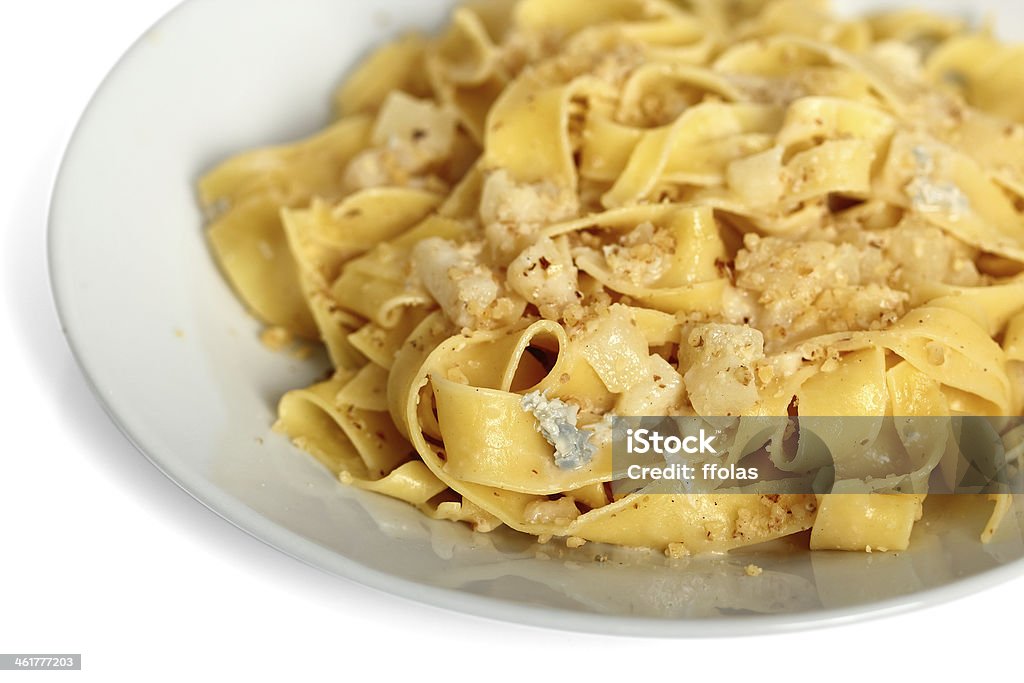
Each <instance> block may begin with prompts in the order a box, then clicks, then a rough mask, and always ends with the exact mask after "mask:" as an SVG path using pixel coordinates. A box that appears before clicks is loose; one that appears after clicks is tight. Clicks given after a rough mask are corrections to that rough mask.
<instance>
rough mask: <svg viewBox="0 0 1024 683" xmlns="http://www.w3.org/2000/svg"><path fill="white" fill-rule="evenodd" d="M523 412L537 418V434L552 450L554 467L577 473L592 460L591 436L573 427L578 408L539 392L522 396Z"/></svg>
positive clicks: (593, 449)
mask: <svg viewBox="0 0 1024 683" xmlns="http://www.w3.org/2000/svg"><path fill="white" fill-rule="evenodd" d="M522 406H523V410H525V411H526V412H528V413H532V414H533V416H534V417H535V418H536V419H537V431H538V432H540V434H541V436H543V437H544V438H545V439H546V440H547V442H548V443H550V444H551V445H552V446H554V447H555V465H557V466H558V467H559V469H563V470H578V469H579V468H581V467H583V466H584V465H586V464H587V463H589V462H590V460H591V458H593V457H594V453H595V452H597V446H595V445H594V444H593V443H591V442H590V434H588V433H587V432H585V431H583V430H581V429H580V428H579V427H577V426H576V419H577V417H578V416H579V411H580V409H579V406H574V405H571V404H569V403H566V402H565V401H563V400H561V399H557V398H550V399H549V398H548V397H547V396H545V395H544V394H542V393H541V392H539V391H531V392H530V393H529V394H526V395H525V396H523V400H522Z"/></svg>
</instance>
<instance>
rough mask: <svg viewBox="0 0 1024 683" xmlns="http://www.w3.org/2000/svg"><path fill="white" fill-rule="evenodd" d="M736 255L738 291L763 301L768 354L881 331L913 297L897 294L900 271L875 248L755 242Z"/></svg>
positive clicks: (761, 313) (774, 240)
mask: <svg viewBox="0 0 1024 683" xmlns="http://www.w3.org/2000/svg"><path fill="white" fill-rule="evenodd" d="M744 244H745V248H744V249H741V250H740V251H739V252H738V253H737V254H736V285H737V286H738V287H739V288H741V289H743V290H746V291H748V292H750V293H751V294H753V295H755V296H756V297H757V299H756V301H757V304H758V306H759V307H760V308H759V311H758V315H757V316H756V317H755V320H756V323H757V326H758V328H759V329H761V330H763V331H764V336H765V340H766V342H767V346H768V348H769V349H775V348H781V347H784V346H786V345H787V344H789V343H792V342H793V341H796V340H799V339H804V338H808V337H811V336H814V335H816V334H824V333H828V332H844V331H847V330H851V329H881V328H884V327H886V326H888V325H890V324H892V323H893V322H895V321H896V320H897V319H899V318H900V317H901V316H902V315H903V314H904V313H905V312H906V308H907V303H908V301H909V296H908V295H907V293H906V292H903V291H898V290H896V289H893V288H892V287H891V286H890V282H889V276H890V275H891V274H892V272H893V271H894V269H895V267H896V266H895V265H894V264H892V263H891V262H888V261H887V260H886V259H885V258H884V257H885V254H884V253H883V251H882V249H880V248H879V247H878V246H874V245H872V244H864V245H854V244H846V243H840V244H834V243H832V242H828V241H824V240H816V239H803V240H801V241H799V242H798V241H793V240H788V239H784V238H780V237H768V238H758V237H757V236H754V235H748V236H747V239H746V240H745V242H744Z"/></svg>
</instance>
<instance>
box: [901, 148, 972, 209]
mask: <svg viewBox="0 0 1024 683" xmlns="http://www.w3.org/2000/svg"><path fill="white" fill-rule="evenodd" d="M910 153H911V155H912V156H913V157H914V164H915V166H916V167H917V176H916V177H914V178H913V180H911V181H910V184H909V185H907V195H908V196H909V197H910V202H911V204H912V205H913V207H914V210H915V211H918V212H920V213H940V214H944V215H946V216H948V217H949V218H951V219H953V220H956V219H958V218H960V217H961V216H963V215H964V214H967V213H969V212H970V210H971V200H970V199H969V198H968V197H967V195H966V194H964V191H963V190H961V189H960V188H959V187H958V186H957V185H956V184H955V183H952V182H950V181H948V180H937V179H935V177H934V176H935V158H934V157H933V156H932V153H931V151H930V150H928V149H927V148H925V147H924V146H923V145H915V146H914V148H913V149H911V150H910Z"/></svg>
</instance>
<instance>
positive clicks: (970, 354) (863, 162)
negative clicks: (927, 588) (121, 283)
mask: <svg viewBox="0 0 1024 683" xmlns="http://www.w3.org/2000/svg"><path fill="white" fill-rule="evenodd" d="M1022 55H1024V53H1022V48H1020V47H1016V46H1009V45H1004V44H1001V43H999V42H998V41H996V40H995V39H994V38H993V37H992V36H991V35H989V34H988V33H986V32H974V31H972V30H971V29H970V28H969V27H968V26H966V25H965V23H964V22H963V21H961V20H959V19H956V18H947V17H940V16H934V15H931V14H928V13H924V12H918V11H905V10H900V11H894V12H888V13H882V14H876V15H872V16H870V17H866V18H840V17H837V16H834V15H833V14H831V13H830V11H829V9H828V6H827V3H825V2H810V3H809V2H805V1H801V0H770V1H769V2H752V1H743V2H729V3H723V2H712V1H710V0H698V1H695V2H689V3H677V2H669V1H667V0H585V1H584V0H561V1H560V2H549V1H547V0H496V1H493V2H491V1H486V0H475V1H473V2H468V3H466V4H465V5H463V6H460V7H458V8H456V9H455V10H454V11H453V13H452V16H451V21H450V22H449V24H448V25H447V27H446V28H445V29H444V30H443V31H442V32H440V33H439V35H438V36H436V37H428V36H422V35H419V34H410V35H406V36H403V37H400V38H398V39H397V40H395V41H394V42H392V43H390V44H387V45H384V46H382V47H380V48H378V49H377V50H375V51H374V52H372V53H371V54H370V55H369V57H367V59H366V60H364V62H363V63H362V64H361V65H359V66H358V67H357V68H356V69H355V70H354V71H352V73H351V74H350V77H349V79H348V80H347V81H346V82H345V84H344V85H343V86H342V87H341V88H340V89H339V90H338V91H337V93H336V96H335V108H336V110H337V113H338V116H339V120H338V121H337V122H336V123H334V124H332V125H331V126H330V127H329V128H327V129H325V130H324V131H323V132H322V133H320V134H318V135H316V136H313V137H311V138H308V139H306V140H304V141H300V142H297V143H295V144H293V145H288V146H282V147H276V148H270V149H265V150H258V151H254V152H248V153H245V154H242V155H239V156H237V157H235V158H233V159H230V160H228V161H226V162H224V163H223V164H221V165H220V166H218V167H216V168H215V169H213V170H212V171H210V172H209V173H208V174H207V175H206V176H204V177H203V178H202V179H201V181H200V184H199V195H200V200H201V202H202V203H203V205H204V207H205V208H206V209H207V211H208V213H209V216H210V228H209V237H210V242H211V245H212V247H213V252H214V255H215V256H216V257H217V260H218V263H219V264H220V266H221V267H222V269H223V271H224V273H225V275H226V276H227V278H228V280H229V281H230V282H231V284H232V285H233V286H234V288H235V289H236V290H237V292H238V293H239V295H240V297H241V298H242V299H243V301H244V302H245V303H246V305H247V307H248V308H249V309H250V310H251V311H252V312H253V314H255V315H256V316H257V317H259V318H260V319H261V320H262V321H263V322H265V323H266V324H267V325H268V326H273V327H283V328H285V330H286V331H287V332H289V333H291V334H295V335H299V336H302V337H306V338H309V339H316V340H320V341H321V342H322V343H323V344H324V345H325V347H326V349H327V351H328V355H329V358H330V360H331V364H332V366H333V368H334V370H333V374H332V375H331V377H330V378H329V379H326V380H324V381H321V382H318V383H316V384H314V385H313V386H311V387H308V388H304V389H296V390H294V391H291V392H289V393H287V394H286V395H285V396H284V397H283V398H282V399H281V403H280V407H279V414H280V419H279V422H278V427H279V429H280V430H282V431H283V432H285V433H286V434H287V435H288V436H289V437H290V438H291V439H293V441H295V443H296V444H297V445H298V446H299V447H300V448H302V449H304V450H306V451H308V452H309V453H311V454H312V455H314V456H315V457H316V458H317V459H318V460H320V462H322V463H323V464H324V465H325V467H327V468H328V470H330V471H331V472H332V473H333V474H334V475H335V476H337V477H338V478H339V480H341V481H343V482H345V483H348V484H351V485H354V486H357V487H360V488H363V489H366V490H369V491H373V492H377V493H381V494H384V495H388V496H391V497H395V498H398V499H401V500H404V501H407V502H409V503H411V504H413V505H416V506H417V507H419V509H421V510H422V511H423V512H424V513H425V514H427V515H429V516H431V517H433V518H436V519H448V520H457V521H462V522H466V523H469V524H471V525H472V526H473V527H474V528H475V529H477V530H479V531H489V530H492V529H494V528H497V527H499V526H503V525H504V526H508V527H510V528H512V529H514V530H517V531H519V532H524V533H527V534H532V535H535V536H537V537H540V538H545V537H548V536H558V537H564V538H566V539H568V540H567V542H570V541H571V544H572V545H574V546H575V545H579V544H580V543H583V542H585V541H594V542H607V543H615V544H621V545H627V546H647V547H653V548H658V549H661V550H664V551H666V552H668V553H670V554H672V555H680V554H686V553H697V552H707V551H712V552H721V551H727V550H731V549H733V548H738V547H742V546H746V545H751V544H756V543H760V542H763V541H766V540H770V539H774V538H778V537H781V536H786V535H791V534H795V533H797V532H801V531H806V530H809V529H810V530H811V533H810V547H811V548H815V549H843V550H871V549H878V550H900V549H904V548H906V547H907V546H908V544H909V543H910V538H911V532H912V530H913V528H914V524H915V522H916V521H917V520H919V519H920V517H921V514H922V504H921V503H922V500H923V496H924V495H925V494H924V493H923V492H924V491H926V490H927V486H928V483H929V481H935V480H934V479H930V478H931V477H933V476H934V477H942V478H943V479H944V480H945V481H946V483H947V484H949V483H951V482H952V480H953V478H954V477H955V475H956V472H957V467H958V466H959V464H960V463H959V461H958V457H959V453H958V452H957V449H956V448H955V445H956V442H957V439H958V434H957V433H956V431H955V430H956V427H955V424H957V423H956V422H955V421H950V423H949V425H950V426H949V428H948V429H945V428H935V429H932V428H931V427H929V425H933V424H936V422H935V421H928V419H927V418H930V417H935V416H945V415H951V416H958V415H986V416H1011V415H1020V413H1021V411H1022V409H1024V125H1022V122H1024V95H1022V94H1021V93H1022V92H1024V90H1022V88H1021V87H1019V86H1021V74H1022V73H1024V61H1022ZM650 414H654V415H673V416H675V415H681V416H689V417H695V418H696V417H702V418H706V419H707V420H708V421H709V422H712V423H714V424H717V425H724V427H723V430H724V431H723V435H728V437H729V438H731V439H732V440H733V442H734V444H735V445H736V446H737V447H736V448H735V449H733V450H732V451H730V463H729V464H737V463H740V462H741V461H742V460H743V459H745V458H747V457H757V458H761V459H762V462H766V463H770V464H771V466H772V467H773V468H774V469H776V470H778V471H780V472H784V473H787V474H789V475H792V477H793V479H792V482H797V483H800V484H801V485H806V484H807V483H808V482H807V481H806V479H807V478H808V477H810V476H812V474H813V472H814V470H815V468H816V467H819V466H821V465H822V464H823V461H822V458H823V457H824V456H825V455H828V456H829V457H834V458H835V461H834V463H833V464H834V466H835V475H836V488H835V490H836V491H844V492H845V493H844V494H843V495H829V496H818V497H816V496H813V495H800V494H794V493H784V494H783V493H777V494H773V495H761V494H759V493H745V494H737V493H731V492H729V491H728V490H726V489H724V488H723V489H721V490H714V491H711V492H709V493H708V492H706V493H701V494H692V495H685V494H683V493H663V492H657V491H654V490H639V491H632V492H630V493H627V494H621V493H620V494H616V493H615V489H613V488H612V486H611V484H612V483H613V482H616V481H618V480H619V479H621V478H622V476H623V473H622V472H618V471H616V469H615V467H614V466H613V463H612V459H611V440H612V435H611V433H610V426H609V425H610V422H609V418H610V417H611V416H614V415H620V416H642V415H650ZM786 416H797V417H800V418H801V420H806V423H805V424H806V425H807V426H809V427H813V428H814V433H815V437H814V439H811V438H810V437H808V436H807V435H806V434H795V435H794V434H791V433H789V432H787V430H786V427H785V424H783V423H784V422H785V420H783V421H782V422H781V423H780V421H779V418H784V417H786ZM843 416H856V417H858V418H860V419H859V420H851V421H849V422H842V421H836V420H835V418H836V417H843ZM889 418H891V419H889ZM810 433H811V432H810V431H808V432H807V434H810ZM910 435H915V436H914V437H913V438H911V436H910ZM723 438H724V437H723ZM1000 438H1001V439H1003V440H1004V446H1005V447H1006V450H1007V452H1008V453H1016V452H1017V451H1016V450H1014V449H1019V448H1020V447H1021V444H1022V443H1024V436H1021V434H1019V433H1018V432H1017V431H1013V430H1009V431H1007V432H1006V433H1005V434H1000ZM879 449H881V450H884V451H885V453H880V450H879ZM882 456H884V457H882ZM880 463H884V464H885V467H882V468H880ZM794 485H795V484H794ZM805 490H806V489H805ZM880 491H884V492H885V493H884V494H883V493H879V492H880ZM893 491H913V492H914V493H913V495H901V494H898V493H892V492H893ZM994 501H995V510H994V513H993V515H992V518H991V520H990V522H989V524H988V526H987V527H986V529H985V530H984V532H983V537H984V540H986V541H988V540H990V539H991V538H992V536H993V535H994V534H995V532H996V527H997V526H998V524H999V523H1000V521H1001V520H1003V519H1004V518H1005V516H1006V515H1007V514H1008V512H1007V511H1008V509H1009V499H1008V498H1006V497H997V498H995V499H994Z"/></svg>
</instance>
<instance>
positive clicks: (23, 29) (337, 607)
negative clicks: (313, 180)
mask: <svg viewBox="0 0 1024 683" xmlns="http://www.w3.org/2000/svg"><path fill="white" fill-rule="evenodd" d="M197 1H200V2H201V1H202V0H197ZM281 1H282V2H283V1H285V0H281ZM338 1H339V2H346V1H350V0H338ZM364 1H367V2H370V1H372V0H364ZM174 4H175V2H174V0H89V1H87V2H81V1H77V2H76V1H71V0H38V1H36V2H14V1H13V0H12V1H8V2H4V3H2V4H0V230H2V232H0V278H2V279H0V410H2V412H0V416H2V422H0V424H2V432H0V433H2V435H3V440H2V442H0V653H3V652H7V653H15V652H38V653H45V652H61V653H70V652H81V653H83V654H84V671H82V672H81V673H72V672H59V673H57V672H54V673H41V672H33V673H9V674H5V673H4V672H0V680H7V678H6V676H9V677H10V678H11V679H14V680H20V679H21V678H25V679H31V680H47V679H58V678H59V679H60V680H70V679H79V680H81V679H83V678H84V679H86V680H97V681H110V680H163V679H167V680H180V679H182V678H183V677H185V676H190V677H191V678H193V679H194V680H200V681H202V680H216V679H220V680H240V679H241V675H242V674H244V675H245V676H246V678H248V679H251V680H265V679H278V680H281V679H284V678H285V677H286V676H287V677H288V678H292V677H294V678H299V677H303V678H305V679H307V680H320V679H327V678H332V679H339V678H340V679H350V678H354V677H357V676H358V677H359V678H364V677H369V676H372V677H374V678H376V677H384V678H385V679H387V680H391V679H395V680H397V679H398V678H400V677H401V678H415V679H427V680H435V679H440V678H441V677H444V678H445V679H461V678H467V677H470V676H472V677H474V678H476V677H483V676H485V677H487V678H496V679H498V680H505V679H512V678H515V679H517V680H518V679H523V678H549V677H556V676H557V677H563V676H566V677H567V676H572V677H574V678H583V679H594V680H603V681H613V680H616V679H620V678H624V677H626V676H632V675H636V674H637V673H641V672H642V673H644V674H646V673H653V674H662V675H665V676H668V677H672V678H690V679H692V678H694V677H695V676H698V677H699V676H701V675H707V676H709V677H710V676H714V677H715V678H717V679H724V680H740V679H741V678H745V677H747V676H750V675H758V676H759V677H771V678H776V677H779V678H781V677H787V678H789V677H793V676H799V677H815V678H818V677H826V678H827V679H828V680H832V679H838V680H845V679H847V678H850V679H852V678H854V677H855V678H858V679H862V678H866V677H867V678H874V677H879V676H881V677H882V678H883V680H885V679H888V678H890V677H892V676H893V675H894V674H895V673H896V671H905V672H907V673H922V669H923V670H924V671H929V670H934V671H937V672H943V673H949V674H962V675H974V676H977V675H984V674H988V673H990V672H991V673H996V672H999V673H1007V674H1010V675H1019V674H1018V671H1017V670H1018V668H1019V665H1018V664H1017V663H1016V662H1017V659H1018V657H1019V656H1020V643H1021V629H1020V624H1021V618H1020V617H1019V615H1018V613H1017V612H1016V610H1017V609H1019V608H1020V607H1021V606H1022V605H1024V579H1018V580H1016V581H1014V582H1012V583H1009V584H1004V585H1002V586H1000V587H998V588H995V589H991V590H988V591H986V592H984V593H981V594H978V595H975V596H973V597H970V598H967V599H963V600H960V601H957V602H955V603H952V604H947V605H943V606H939V607H934V608H929V609H926V610H923V611H918V612H913V613H910V614H905V615H901V616H897V617H891V618H888V619H884V620H879V621H872V622H867V623H860V624H854V625H848V626H842V627H838V628H830V629H823V630H818V631H815V632H808V633H801V634H796V635H787V636H770V637H761V638H745V639H739V640H717V641H698V642H693V641H691V642H670V641H657V640H631V639H623V638H611V637H596V636H584V635H576V634H570V633H559V632H549V631H544V630H540V629H534V628H527V627H521V626H515V625H508V624H503V623H497V622H491V621H487V620H482V619H478V618H473V617H467V616H462V615H459V614H453V613H449V612H446V611H442V610H439V609H435V608H431V607H425V606H422V605H419V604H416V603H412V602H408V601H405V600H402V599H398V598H394V597H391V596H388V595H384V594H380V593H377V592H375V591H372V590H370V589H367V588H363V587H362V586H358V585H355V584H352V583H350V582H347V581H344V580H341V579H337V578H333V577H331V576H327V575H325V574H323V573H321V572H319V571H317V570H314V569H311V568H308V567H305V566H303V565H301V564H299V563H298V562H296V561H295V560H292V559H290V558H288V557H285V556H284V555H281V554H279V553H277V552H276V551H274V550H272V549H270V548H268V547H266V546H264V545H262V544H261V543H260V542H258V541H256V540H254V539H252V538H249V537H248V536H246V535H245V534H243V533H242V532H240V531H238V530H236V529H235V528H233V527H231V526H230V525H229V524H228V523H227V522H224V521H222V520H220V519H219V518H217V517H216V516H215V515H214V514H213V513H211V512H209V511H207V510H206V509H205V508H203V507H202V506H201V505H200V504H199V503H197V502H195V501H193V500H192V499H191V498H190V497H189V496H188V495H187V494H185V493H184V492H182V491H181V490H179V489H178V488H177V487H176V486H174V485H173V484H172V483H171V482H170V481H168V480H166V479H165V478H164V477H163V475H161V474H160V473H159V472H157V470H156V469H155V468H154V467H153V466H152V465H150V464H149V463H148V461H146V460H145V459H144V458H143V457H142V456H141V455H139V454H138V453H136V452H135V451H134V450H133V448H132V447H131V446H130V445H129V444H128V443H127V442H126V441H125V440H124V439H123V438H122V437H121V436H120V434H119V433H118V432H117V430H116V429H115V428H114V427H113V425H112V424H111V423H110V421H109V420H108V419H107V417H106V416H105V415H104V413H103V412H102V411H101V409H100V408H99V406H98V405H97V404H96V403H95V402H94V400H93V398H92V396H91V394H90V393H89V390H88V389H87V387H86V386H85V384H84V382H83V380H82V378H81V376H80V375H79V373H78V371H77V368H76V366H75V365H74V362H73V360H72V359H71V356H70V355H69V353H68V350H67V348H66V346H65V344H64V341H63V339H62V337H61V336H60V333H59V327H58V323H57V319H56V316H55V314H54V309H53V304H52V300H51V297H50V293H49V285H48V282H47V273H46V265H45V216H46V210H47V202H48V198H49V192H50V188H51V184H52V181H53V177H54V173H55V171H56V168H57V164H58V163H59V159H60V155H61V152H62V149H63V146H64V145H65V143H66V142H67V140H68V138H69V136H70V134H71V131H72V127H73V125H74V123H75V121H76V120H77V118H78V116H79V114H80V113H81V111H82V109H83V108H84V106H85V104H86V102H87V100H88V98H89V96H90V95H91V93H92V92H93V90H94V89H95V88H96V86H97V85H98V84H99V81H100V79H101V78H102V77H103V75H104V74H105V73H106V72H107V71H108V70H109V69H110V67H111V66H113V64H114V62H115V61H116V59H117V58H118V56H119V55H120V54H121V53H122V52H123V51H124V50H125V49H126V48H127V47H128V46H129V45H130V44H131V42H132V41H133V39H134V38H135V37H136V36H137V35H139V34H140V33H142V32H143V31H144V30H145V29H146V28H147V27H148V26H149V25H150V24H152V23H153V22H154V21H156V20H157V19H158V18H159V17H160V16H161V15H162V14H163V13H164V12H165V11H167V10H168V9H169V8H170V7H171V6H173V5H174Z"/></svg>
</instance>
